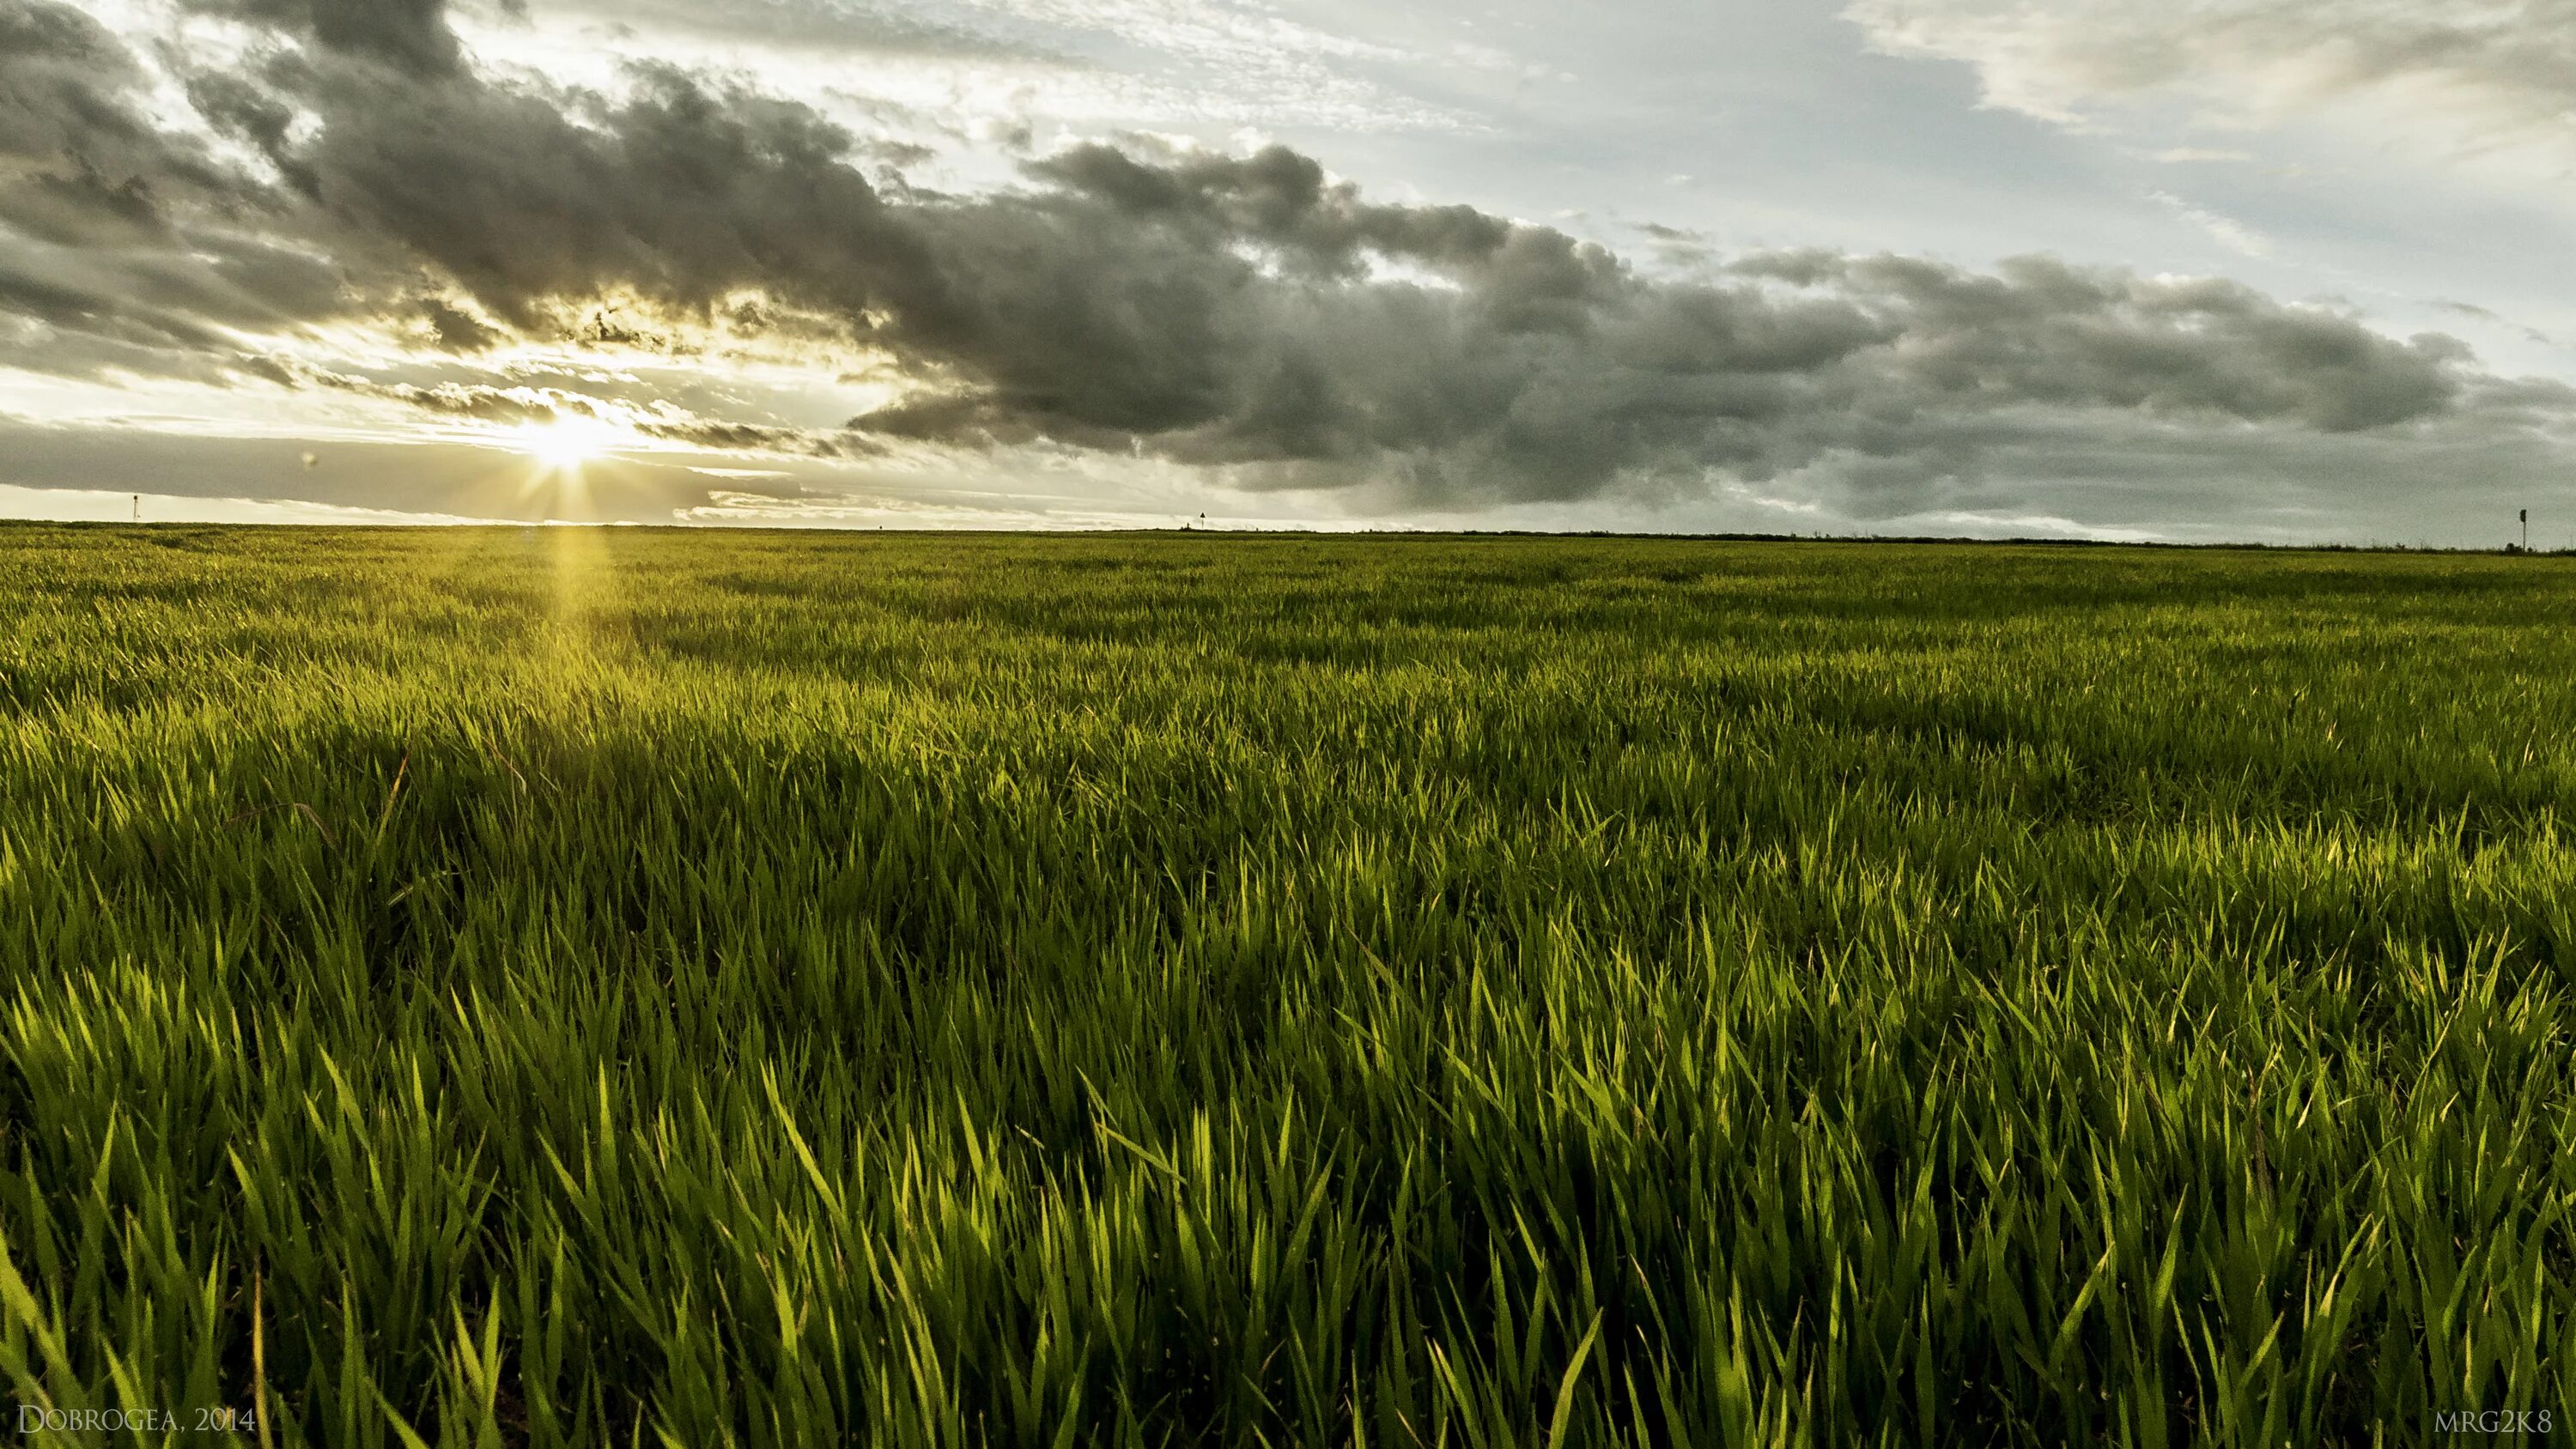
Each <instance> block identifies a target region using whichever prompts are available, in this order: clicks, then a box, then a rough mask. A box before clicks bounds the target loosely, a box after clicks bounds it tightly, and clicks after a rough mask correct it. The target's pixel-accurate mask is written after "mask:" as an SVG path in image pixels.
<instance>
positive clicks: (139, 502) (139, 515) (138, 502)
mask: <svg viewBox="0 0 2576 1449" xmlns="http://www.w3.org/2000/svg"><path fill="white" fill-rule="evenodd" d="M134 521H135V522H137V523H141V522H142V521H143V495H142V494H140V493H137V494H135V495H134Z"/></svg>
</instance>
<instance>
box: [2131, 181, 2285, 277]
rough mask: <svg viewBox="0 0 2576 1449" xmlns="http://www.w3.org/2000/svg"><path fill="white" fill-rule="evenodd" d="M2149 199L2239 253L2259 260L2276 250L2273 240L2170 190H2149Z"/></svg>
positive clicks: (2211, 238) (2213, 239)
mask: <svg viewBox="0 0 2576 1449" xmlns="http://www.w3.org/2000/svg"><path fill="white" fill-rule="evenodd" d="M2147 195H2148V197H2149V198H2151V199H2152V200H2154V201H2155V202H2157V203H2158V204H2159V205H2162V206H2164V207H2166V208H2167V209H2169V210H2171V211H2172V212H2173V214H2174V215H2176V216H2179V217H2181V218H2182V219H2183V220H2185V221H2187V222H2190V223H2191V224H2192V225H2193V226H2196V227H2198V228H2200V229H2201V230H2202V231H2204V232H2206V233H2208V234H2209V239H2210V240H2212V241H2214V242H2216V243H2218V244H2219V245H2220V246H2223V247H2225V248H2227V249H2228V250H2229V251H2231V252H2234V253H2236V254H2237V255H2238V256H2245V257H2253V258H2255V259H2256V260H2258V261H2260V260H2264V259H2267V258H2269V257H2270V256H2271V255H2272V253H2273V251H2274V250H2275V248H2274V247H2273V245H2272V239H2271V238H2270V237H2267V236H2265V235H2263V234H2262V233H2261V232H2259V231H2256V230H2255V229H2254V228H2252V227H2250V226H2247V225H2246V224H2245V223H2243V222H2241V221H2238V220H2237V219H2235V218H2234V217H2232V216H2222V215H2220V214H2219V213H2217V212H2215V211H2211V210H2209V209H2208V208H2206V207H2199V206H2194V205H2192V204H2191V203H2190V202H2188V201H2185V200H2183V199H2182V198H2181V197H2179V196H2176V195H2174V194H2173V193H2172V192H2170V191H2150V192H2148V193H2147Z"/></svg>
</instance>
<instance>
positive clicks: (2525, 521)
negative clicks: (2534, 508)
mask: <svg viewBox="0 0 2576 1449" xmlns="http://www.w3.org/2000/svg"><path fill="white" fill-rule="evenodd" d="M2522 551H2523V552H2524V553H2529V552H2531V510H2530V509H2528V508H2526V509H2524V510H2522Z"/></svg>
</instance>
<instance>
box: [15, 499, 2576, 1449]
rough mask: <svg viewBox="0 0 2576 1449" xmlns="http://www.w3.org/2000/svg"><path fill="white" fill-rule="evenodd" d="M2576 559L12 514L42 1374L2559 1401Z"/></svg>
mask: <svg viewBox="0 0 2576 1449" xmlns="http://www.w3.org/2000/svg"><path fill="white" fill-rule="evenodd" d="M2571 582H2576V575H2571V574H2570V573H2569V572H2568V571H2567V569H2566V568H2564V567H2563V566H2562V565H2560V564H2559V563H2558V562H2557V561H2554V560H2503V559H2458V558H2448V559H2446V558H2432V557H2397V556H2365V555H2348V554H2346V555H2337V554H2305V555H2299V554H2223V553H2178V552H2156V551H2121V550H2093V549H2087V550H2063V549H2040V548H1985V549H1941V548H1900V547H1858V546H1854V547H1840V546H1824V545H1816V546H1766V545H1751V544H1710V543H1690V542H1669V543H1647V542H1619V541H1558V542H1535V541H1521V542H1506V541H1448V540H1397V539H1344V540H1338V541H1324V540H1314V539H1295V538H1258V537H1235V538H1224V537H1205V536H1196V537H1171V538H1159V539H1151V540H1133V539H1103V538H1088V539H1085V538H1053V539H1013V538H958V537H911V536H894V537H888V536H883V535H861V536H838V537H829V536H826V537H814V536H801V535H776V534H750V533H736V534H695V535H691V534H673V533H653V532H640V531H609V530H598V529H530V530H521V529H501V530H490V531H433V532H427V533H417V534H414V533H400V534H397V533H367V532H341V533H294V534H282V533H260V532H245V531H229V530H219V529H130V528H53V527H27V528H17V529H10V530H6V531H0V616H5V617H7V618H8V619H10V620H11V621H12V627H11V628H10V629H9V630H6V631H0V710H5V714H0V1062H5V1070H0V1126H5V1131H6V1137H5V1139H0V1140H4V1141H5V1146H6V1151H5V1153H0V1240H5V1246H6V1250H7V1261H8V1264H9V1266H10V1273H11V1274H12V1275H14V1278H12V1277H10V1276H0V1378H6V1379H7V1380H8V1382H7V1384H6V1386H5V1391H0V1397H6V1398H8V1399H11V1400H14V1401H15V1402H18V1403H23V1404H28V1405H38V1406H42V1405H48V1404H50V1405H53V1406H56V1407H61V1408H92V1409H96V1408H104V1407H119V1406H122V1407H142V1406H147V1405H148V1406H152V1407H154V1408H156V1409H159V1408H166V1409H171V1410H179V1411H183V1415H184V1413H185V1411H192V1410H193V1409H194V1408H195V1407H197V1406H200V1405H228V1406H232V1407H234V1408H237V1409H239V1408H251V1407H252V1406H254V1405H264V1406H265V1411H266V1413H267V1415H268V1426H269V1433H270V1437H271V1440H272V1441H273V1442H275V1443H279V1444H296V1443H330V1444H388V1445H390V1444H396V1443H400V1442H404V1440H403V1435H404V1434H405V1433H407V1432H409V1433H417V1434H418V1435H420V1436H421V1437H422V1438H423V1439H425V1440H426V1441H428V1442H433V1443H437V1442H446V1443H455V1444H477V1445H479V1444H485V1443H506V1444H519V1443H526V1444H533V1445H583V1446H587V1445H595V1444H601V1443H610V1442H614V1443H619V1444H625V1443H630V1442H637V1441H639V1440H640V1441H641V1442H646V1443H652V1442H667V1443H675V1444H685V1445H714V1444H724V1443H740V1444H762V1445H782V1446H783V1445H802V1444H818V1443H837V1442H847V1441H864V1442H883V1443H899V1444H911V1443H943V1444H984V1443H993V1444H1032V1445H1035V1444H1047V1445H1052V1444H1058V1443H1067V1442H1071V1443H1102V1444H1130V1443H1141V1444H1161V1443H1209V1444H1226V1445H1233V1444H1250V1443H1261V1442H1267V1443H1270V1444H1276V1445H1287V1444H1295V1445H1316V1446H1323V1445H1334V1446H1343V1445H1353V1444H1363V1443H1364V1444H1368V1445H1412V1444H1416V1443H1419V1444H1422V1445H1434V1444H1441V1443H1446V1444H1451V1445H1458V1446H1502V1445H1521V1444H1532V1443H1538V1444H1545V1443H1564V1444H1612V1443H1655V1444H1680V1443H1690V1444H1725V1443H1749V1442H1764V1443H1774V1442H1777V1443H1812V1444H1825V1443H1846V1442H1867V1443H1887V1444H1909V1443H1957V1444H1990V1443H2007V1444H2009V1443H2027V1444H2055V1443H2068V1442H2075V1443H2090V1442H2118V1443H2148V1444H2181V1443H2207V1444H2239V1445H2249V1446H2250V1445H2255V1444H2261V1445H2267V1446H2269V1445H2277V1444H2281V1443H2284V1442H2288V1443H2298V1444H2311V1443H2329V1442H2368V1441H2371V1440H2372V1439H2374V1438H2379V1439H2384V1440H2385V1441H2386V1442H2389V1443H2407V1442H2414V1441H2417V1440H2420V1439H2423V1438H2425V1437H2428V1436H2429V1435H2430V1433H2431V1432H2432V1425H2433V1422H2434V1420H2433V1415H2434V1414H2435V1413H2436V1412H2437V1411H2444V1410H2451V1409H2464V1408H2465V1409H2481V1410H2483V1409H2544V1408H2547V1409H2554V1410H2556V1411H2557V1412H2558V1413H2559V1414H2560V1415H2561V1416H2562V1417H2561V1419H2560V1421H2559V1422H2560V1423H2562V1424H2563V1423H2564V1419H2563V1414H2564V1411H2565V1408H2566V1406H2567V1405H2569V1404H2571V1403H2576V1395H2570V1394H2569V1392H2568V1390H2569V1389H2570V1387H2571V1384H2570V1380H2571V1378H2572V1377H2576V1368H2571V1365H2576V1341H2571V1335H2576V1253H2572V1252H2571V1250H2576V1240H2571V1226H2570V1221H2571V1220H2570V1211H2571V1209H2576V1154H2570V1153H2568V1152H2567V1151H2566V1150H2565V1147H2566V1144H2567V1142H2568V1141H2569V1140H2570V1128H2571V1126H2576V1123H2571V1106H2576V1057H2571V1053H2570V1048H2571V1045H2576V1042H2571V1035H2570V1026H2571V1010H2576V998H2571V988H2576V982H2571V979H2570V976H2569V967H2568V964H2567V963H2568V961H2569V960H2570V954H2569V953H2570V951H2571V949H2576V889H2572V887H2576V854H2571V852H2570V842H2569V839H2568V835H2567V826H2566V824H2565V823H2564V820H2563V817H2564V816H2565V815H2566V810H2567V805H2568V802H2569V800H2570V798H2571V786H2576V745H2571V744H2570V742H2569V739H2568V736H2567V734H2566V731H2565V721H2566V720H2568V719H2569V718H2571V717H2576V668H2571V665H2576V639H2571V638H2570V637H2569V635H2568V633H2567V631H2566V630H2565V628H2564V625H2563V620H2564V619H2565V618H2567V617H2568V615H2569V610H2570V606H2571V604H2576V587H2571ZM13 1282H14V1284H16V1285H19V1286H12V1284H13ZM243 1437H244V1438H245V1440H250V1439H251V1437H252V1436H248V1435H245V1436H243ZM201 1441H202V1440H201V1439H200V1437H199V1436H190V1442H201Z"/></svg>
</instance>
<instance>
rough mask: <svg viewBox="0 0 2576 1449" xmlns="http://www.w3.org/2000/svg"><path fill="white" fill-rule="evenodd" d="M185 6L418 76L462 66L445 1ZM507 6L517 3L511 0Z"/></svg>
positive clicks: (236, 1) (201, 1) (289, 0)
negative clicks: (274, 29)
mask: <svg viewBox="0 0 2576 1449" xmlns="http://www.w3.org/2000/svg"><path fill="white" fill-rule="evenodd" d="M186 4H187V6H188V8H190V9H192V10H197V11H201V12H204V13H208V14H215V15H223V16H227V17H230V18H232V19H237V20H247V21H252V22H255V23H260V24H265V25H272V26H276V27H278V28H279V29H282V30H285V31H287V32H288V33H290V34H294V35H298V36H309V37H310V38H311V39H312V40H314V41H315V42H316V43H318V44H320V45H321V46H323V47H325V48H326V49H329V50H332V51H336V52H339V53H341V54H345V55H353V56H359V57H363V58H365V59H367V60H371V61H374V62H377V63H379V64H382V65H387V66H391V67H394V68H395V69H397V70H401V71H405V72H408V73H410V74H412V75H418V76H443V75H451V74H453V73H455V72H456V71H457V70H458V69H459V68H460V67H461V65H462V64H463V57H462V53H461V51H460V49H459V47H458V46H457V43H456V32H455V31H453V30H451V29H449V28H448V24H447V3H446V0H186ZM508 8H509V9H512V10H516V9H518V8H519V7H518V6H517V5H516V4H515V3H513V4H511V5H509V6H508Z"/></svg>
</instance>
